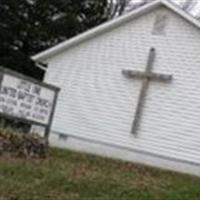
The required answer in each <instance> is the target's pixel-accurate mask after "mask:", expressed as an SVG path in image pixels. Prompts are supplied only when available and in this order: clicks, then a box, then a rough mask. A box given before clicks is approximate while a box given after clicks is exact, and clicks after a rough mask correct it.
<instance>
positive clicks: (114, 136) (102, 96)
mask: <svg viewBox="0 0 200 200" xmlns="http://www.w3.org/2000/svg"><path fill="white" fill-rule="evenodd" d="M159 13H165V14H166V15H167V16H168V23H167V27H166V31H165V32H166V34H165V35H152V29H153V26H154V21H155V18H156V16H157V15H158V14H159ZM151 47H155V48H156V54H157V55H156V60H155V63H154V66H153V71H154V72H157V73H166V74H172V75H173V81H172V82H171V83H162V82H155V81H151V83H150V85H149V89H148V92H147V96H146V99H145V104H144V105H143V106H144V109H143V114H142V118H141V122H140V127H139V130H138V135H137V137H135V136H134V135H132V134H131V133H130V130H131V124H132V122H133V117H134V112H135V108H136V105H137V99H138V96H139V92H140V90H141V83H142V81H140V80H137V79H127V78H126V77H124V76H123V75H122V74H121V70H122V69H133V70H141V71H144V69H145V67H146V62H147V57H148V53H149V49H150V48H151ZM45 62H48V63H49V68H48V71H47V74H46V77H45V81H46V82H48V83H51V84H55V85H57V86H59V87H60V88H61V93H60V95H59V99H58V105H57V108H56V113H55V117H54V122H53V126H52V130H53V131H54V132H57V133H63V134H66V135H69V136H70V135H71V136H75V137H77V138H79V137H80V138H82V139H85V140H87V139H89V141H90V140H91V142H92V141H98V142H102V143H107V144H108V145H109V144H111V145H116V146H120V147H122V148H123V147H124V148H125V149H126V148H127V149H133V150H136V151H139V152H140V151H142V152H147V153H150V154H152V155H158V156H163V157H166V158H170V159H177V160H182V161H185V162H188V163H193V164H195V165H200V31H199V30H198V29H197V28H195V27H194V26H193V25H191V24H189V23H188V22H186V21H185V20H184V19H182V18H181V17H179V16H178V15H176V14H175V13H173V12H172V11H169V10H168V9H166V8H164V7H160V8H158V9H156V10H154V11H153V12H151V13H148V14H146V15H144V16H142V17H140V18H138V19H135V20H132V21H130V22H128V23H126V24H123V25H121V26H120V27H118V28H115V29H114V30H110V31H109V32H106V33H104V34H101V35H98V36H96V37H94V38H92V39H90V40H88V41H85V42H83V43H81V44H79V45H77V46H75V47H73V48H71V49H69V50H67V51H65V52H62V53H59V55H55V56H53V57H52V58H49V59H47V60H46V61H45ZM53 138H54V139H53V140H52V141H51V142H52V144H54V142H55V144H57V143H56V141H55V140H56V139H55V138H56V137H53ZM69 141H70V140H69ZM69 141H68V140H66V141H63V144H64V143H65V142H66V146H67V143H68V142H69ZM74 148H75V149H76V147H74ZM127 151H128V150H127ZM115 157H117V151H116V155H115ZM129 160H131V157H129ZM133 160H134V159H133ZM199 174H200V172H199Z"/></svg>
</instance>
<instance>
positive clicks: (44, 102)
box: [0, 68, 59, 136]
mask: <svg viewBox="0 0 200 200" xmlns="http://www.w3.org/2000/svg"><path fill="white" fill-rule="evenodd" d="M0 76H1V79H0V115H2V116H4V117H7V118H11V119H13V118H14V119H17V120H19V121H23V122H27V123H30V124H36V125H40V126H44V127H45V128H46V133H45V135H46V136H48V133H49V130H50V125H51V122H52V118H53V113H54V110H55V104H56V99H57V95H58V92H59V88H57V87H54V86H52V85H49V84H46V83H42V82H40V81H37V80H35V79H32V78H29V77H26V76H24V75H21V74H18V73H15V72H13V71H10V70H7V69H3V68H0Z"/></svg>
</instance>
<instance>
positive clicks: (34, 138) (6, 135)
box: [0, 129, 48, 158]
mask: <svg viewBox="0 0 200 200" xmlns="http://www.w3.org/2000/svg"><path fill="white" fill-rule="evenodd" d="M47 150H48V142H47V141H46V140H45V139H44V138H41V137H40V136H38V135H36V134H27V133H21V132H19V131H14V130H11V129H0V153H1V154H4V153H8V154H9V155H11V156H19V157H34V158H44V157H46V156H47Z"/></svg>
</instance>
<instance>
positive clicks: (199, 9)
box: [132, 0, 200, 16]
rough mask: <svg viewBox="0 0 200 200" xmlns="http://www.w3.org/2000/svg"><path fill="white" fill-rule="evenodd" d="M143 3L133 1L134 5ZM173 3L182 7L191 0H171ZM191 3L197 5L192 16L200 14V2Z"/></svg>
mask: <svg viewBox="0 0 200 200" xmlns="http://www.w3.org/2000/svg"><path fill="white" fill-rule="evenodd" d="M141 1H143V0H132V2H133V3H138V2H141ZM171 1H172V2H174V3H176V4H178V5H181V4H182V3H184V2H185V1H189V0H171ZM190 1H191V3H195V7H194V8H193V9H192V10H191V14H192V15H194V16H195V15H197V14H200V0H190Z"/></svg>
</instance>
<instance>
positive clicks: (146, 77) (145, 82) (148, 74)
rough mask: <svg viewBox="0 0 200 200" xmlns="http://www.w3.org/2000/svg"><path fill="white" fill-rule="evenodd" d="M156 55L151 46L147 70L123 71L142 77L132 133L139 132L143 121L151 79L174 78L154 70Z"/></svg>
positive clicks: (126, 73)
mask: <svg viewBox="0 0 200 200" xmlns="http://www.w3.org/2000/svg"><path fill="white" fill-rule="evenodd" d="M155 57H156V51H155V49H154V48H151V49H150V52H149V57H148V61H147V65H146V68H145V72H139V71H134V70H122V73H123V74H124V75H125V76H127V77H128V78H138V79H142V88H141V91H140V94H139V98H138V102H137V106H136V111H135V116H134V120H133V124H132V128H131V133H133V134H136V133H137V131H138V128H139V125H140V123H139V122H140V121H141V116H142V112H143V105H144V102H145V96H146V94H147V90H148V86H149V82H150V81H151V80H157V81H164V82H166V81H170V80H172V75H165V74H158V73H153V72H152V69H153V63H154V60H155Z"/></svg>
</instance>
